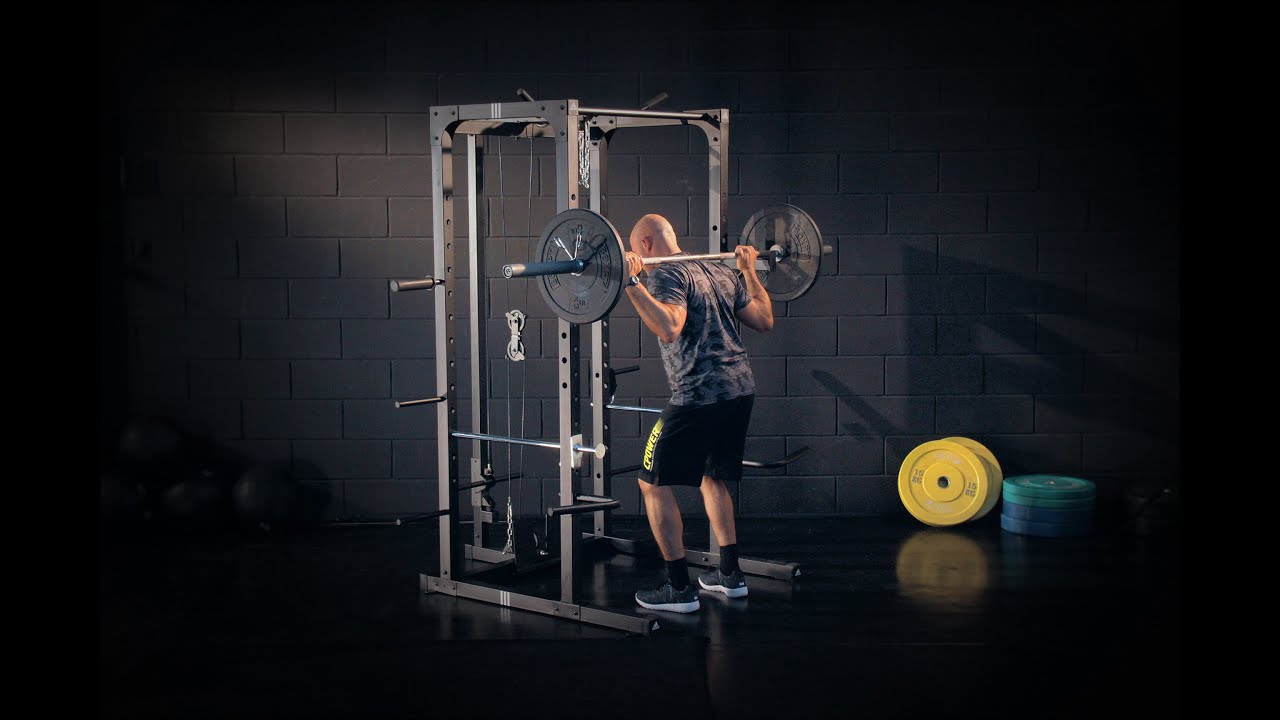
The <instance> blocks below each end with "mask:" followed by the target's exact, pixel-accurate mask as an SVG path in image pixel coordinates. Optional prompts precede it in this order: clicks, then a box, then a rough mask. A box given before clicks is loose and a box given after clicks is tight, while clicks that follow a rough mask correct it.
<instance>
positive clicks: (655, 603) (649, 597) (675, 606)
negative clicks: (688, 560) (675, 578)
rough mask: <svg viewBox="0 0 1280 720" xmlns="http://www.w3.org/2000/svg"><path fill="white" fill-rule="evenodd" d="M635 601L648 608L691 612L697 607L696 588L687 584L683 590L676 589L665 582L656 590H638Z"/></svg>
mask: <svg viewBox="0 0 1280 720" xmlns="http://www.w3.org/2000/svg"><path fill="white" fill-rule="evenodd" d="M636 603H638V604H639V605H640V607H645V608H649V609H650V610H666V611H667V612H678V613H691V612H693V611H694V610H697V609H698V607H699V604H698V589H697V588H695V587H694V586H693V585H688V586H686V587H685V589H683V590H676V589H675V588H673V587H671V583H670V582H665V583H663V584H662V587H660V588H658V589H657V590H640V591H638V592H637V593H636Z"/></svg>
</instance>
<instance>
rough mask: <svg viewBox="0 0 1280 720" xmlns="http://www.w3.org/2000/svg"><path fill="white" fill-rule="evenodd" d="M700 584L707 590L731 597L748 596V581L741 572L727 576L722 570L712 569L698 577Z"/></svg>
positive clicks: (736, 571) (737, 571)
mask: <svg viewBox="0 0 1280 720" xmlns="http://www.w3.org/2000/svg"><path fill="white" fill-rule="evenodd" d="M698 584H699V585H701V586H702V587H703V589H705V590H710V591H712V592H718V593H724V594H725V595H728V596H729V597H746V596H747V579H746V578H745V577H743V575H742V571H741V570H735V571H733V572H731V573H729V574H728V575H725V574H724V573H722V572H720V568H718V567H716V568H711V569H710V570H708V571H706V572H704V573H702V574H701V575H699V576H698Z"/></svg>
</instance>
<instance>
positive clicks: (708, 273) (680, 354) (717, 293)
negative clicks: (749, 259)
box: [645, 253, 756, 405]
mask: <svg viewBox="0 0 1280 720" xmlns="http://www.w3.org/2000/svg"><path fill="white" fill-rule="evenodd" d="M681 254H682V255H688V254H689V253H681ZM645 287H647V288H648V289H649V293H650V294H652V295H653V297H654V298H655V299H657V300H658V301H660V302H664V303H668V304H670V305H679V306H681V307H683V308H685V310H686V313H687V315H686V317H685V322H684V328H683V329H682V330H681V331H680V336H679V337H677V338H676V339H675V340H674V341H672V342H669V343H664V342H662V341H661V340H659V341H658V348H659V349H660V350H661V352H662V364H663V367H664V368H665V369H666V371H667V382H668V384H669V385H670V386H671V404H672V405H706V404H708V403H713V402H716V401H719V400H728V399H730V398H736V397H739V396H741V395H747V394H750V393H753V392H755V390H756V382H755V378H754V376H752V374H751V365H750V364H749V362H748V361H747V349H746V347H744V346H743V344H742V337H741V336H740V335H739V334H738V327H737V324H736V323H735V321H734V314H735V313H736V312H737V311H739V310H741V309H742V308H744V307H746V306H747V305H748V304H749V303H750V302H751V296H750V295H748V294H747V287H746V283H745V282H744V281H743V280H742V276H741V275H740V274H739V272H738V270H737V269H736V268H733V267H730V266H728V265H726V264H724V263H721V262H706V261H702V260H690V261H687V262H673V263H663V264H661V265H655V266H653V267H651V268H650V269H649V279H648V281H647V282H646V283H645Z"/></svg>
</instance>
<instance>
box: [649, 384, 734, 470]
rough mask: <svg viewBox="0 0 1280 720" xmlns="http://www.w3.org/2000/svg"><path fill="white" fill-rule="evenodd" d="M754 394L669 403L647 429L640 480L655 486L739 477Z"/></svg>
mask: <svg viewBox="0 0 1280 720" xmlns="http://www.w3.org/2000/svg"><path fill="white" fill-rule="evenodd" d="M754 401H755V395H742V396H740V397H736V398H733V399H731V400H721V401H719V402H714V403H710V404H708V405H668V406H667V407H666V409H665V410H663V411H662V415H661V416H660V417H659V418H658V421H657V422H655V423H654V424H653V429H652V430H650V431H649V441H648V442H647V443H645V446H644V456H643V457H642V458H641V464H640V479H641V480H644V481H645V482H647V483H652V484H654V485H692V486H694V487H697V486H698V485H701V484H702V476H703V475H709V476H711V477H712V478H715V479H716V480H723V481H726V482H733V481H737V480H741V479H742V452H743V449H744V447H745V446H746V442H747V425H748V424H749V423H750V422H751V405H752V403H753V402H754Z"/></svg>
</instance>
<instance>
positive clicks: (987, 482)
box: [898, 440, 998, 527]
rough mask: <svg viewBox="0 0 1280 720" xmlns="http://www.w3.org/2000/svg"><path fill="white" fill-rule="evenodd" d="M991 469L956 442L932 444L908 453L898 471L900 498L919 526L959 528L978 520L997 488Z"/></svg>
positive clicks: (969, 450)
mask: <svg viewBox="0 0 1280 720" xmlns="http://www.w3.org/2000/svg"><path fill="white" fill-rule="evenodd" d="M993 480H995V477H994V471H993V469H992V467H991V465H990V464H989V463H988V462H987V461H986V460H984V459H983V458H982V457H981V456H980V455H979V454H978V453H977V452H975V451H974V450H972V449H970V448H969V447H966V446H965V445H964V444H961V443H959V442H956V441H954V440H930V441H929V442H926V443H921V444H920V445H918V446H916V448H915V449H914V450H912V451H911V452H910V453H907V456H906V457H905V458H903V460H902V466H901V467H900V468H899V469H898V498H899V499H900V500H902V504H903V505H904V506H905V507H906V508H907V511H908V512H910V513H911V515H912V516H913V517H915V518H916V519H917V520H919V521H920V522H923V523H925V524H926V525H932V526H934V527H945V526H949V525H959V524H960V523H964V522H968V521H969V520H972V519H974V518H976V517H978V516H979V514H980V513H981V512H982V508H983V506H984V505H985V504H986V502H987V497H988V496H989V495H991V494H994V493H995V492H996V490H995V488H996V487H998V486H997V485H996V484H995V483H994V482H993Z"/></svg>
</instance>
